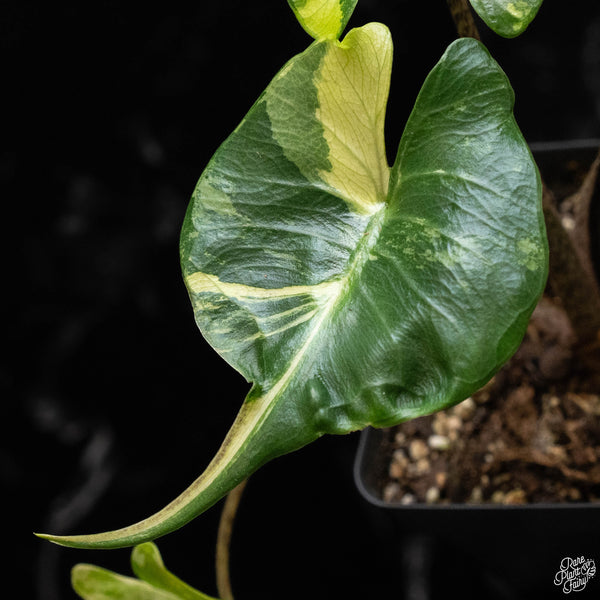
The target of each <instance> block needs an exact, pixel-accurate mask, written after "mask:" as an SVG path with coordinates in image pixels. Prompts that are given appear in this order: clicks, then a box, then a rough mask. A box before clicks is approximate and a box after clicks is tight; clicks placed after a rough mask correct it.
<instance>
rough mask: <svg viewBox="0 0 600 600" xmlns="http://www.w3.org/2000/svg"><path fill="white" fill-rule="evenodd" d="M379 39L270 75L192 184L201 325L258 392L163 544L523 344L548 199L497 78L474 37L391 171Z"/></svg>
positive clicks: (92, 540)
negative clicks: (226, 500)
mask: <svg viewBox="0 0 600 600" xmlns="http://www.w3.org/2000/svg"><path fill="white" fill-rule="evenodd" d="M391 53H392V44H391V38H390V34H389V31H388V30H387V28H385V27H384V26H383V25H380V24H373V23H372V24H369V25H366V26H364V27H361V28H358V29H354V30H352V31H351V32H350V33H349V34H348V35H347V36H346V38H345V39H344V40H343V41H342V42H341V43H339V42H337V41H336V40H333V39H321V40H319V41H316V42H314V43H313V44H312V45H311V46H310V47H309V48H308V49H307V50H306V51H305V52H303V53H301V54H299V55H298V56H296V57H294V58H293V59H292V60H291V61H290V62H288V64H287V65H286V66H285V67H284V68H283V69H282V70H281V71H280V72H279V73H278V74H277V75H276V77H275V78H274V79H273V81H272V82H271V84H270V85H269V86H268V87H267V89H266V90H265V92H264V93H263V94H262V95H261V97H260V98H259V99H258V101H257V102H256V103H255V104H254V106H253V107H252V108H251V109H250V111H249V112H248V114H247V115H246V117H245V118H244V119H243V120H242V122H241V123H240V125H239V126H238V127H237V128H236V129H235V131H234V132H233V133H232V134H231V135H230V136H229V138H227V140H226V141H225V142H224V143H223V144H222V145H221V146H220V148H219V149H218V150H217V151H216V153H215V154H214V156H213V158H212V159H211V161H210V162H209V164H208V166H207V167H206V169H205V171H204V173H203V174H202V176H201V178H200V180H199V182H198V184H197V186H196V189H195V191H194V194H193V197H192V201H191V203H190V206H189V208H188V212H187V214H186V218H185V222H184V226H183V229H182V234H181V262H182V270H183V275H184V279H185V281H186V285H187V287H188V290H189V294H190V298H191V300H192V304H193V307H194V314H195V318H196V322H197V324H198V326H199V328H200V330H201V332H202V334H203V336H204V337H205V339H206V340H207V341H208V342H209V343H210V344H211V345H212V346H213V348H214V349H215V350H216V351H217V352H218V353H219V354H220V355H221V356H222V357H223V358H224V359H225V360H226V361H228V363H229V364H230V365H231V366H232V367H234V368H235V369H236V370H238V371H239V372H240V373H241V374H242V375H244V377H246V379H247V380H248V381H250V382H252V388H251V390H250V392H249V393H248V396H247V398H246V400H245V402H244V403H243V405H242V408H241V410H240V413H239V414H238V416H237V418H236V420H235V422H234V424H233V426H232V428H231V430H230V432H229V433H228V435H227V437H226V439H225V441H224V442H223V445H222V446H221V448H220V449H219V451H218V452H217V454H216V456H215V458H214V459H213V461H212V462H211V463H210V464H209V465H208V467H207V468H206V470H205V471H204V472H203V473H202V475H200V477H199V478H198V479H197V480H196V481H195V482H194V483H193V484H192V485H191V486H190V487H189V488H188V489H187V490H186V491H184V492H183V494H182V495H181V496H179V497H178V498H176V499H175V500H174V501H173V502H172V503H171V504H170V505H168V506H167V507H165V508H164V509H163V510H162V511H160V512H159V513H157V514H155V515H153V516H151V517H150V518H148V519H146V520H144V521H141V522H139V523H136V524H134V525H131V526H129V527H125V528H123V529H119V530H115V531H111V532H106V533H101V534H94V535H89V536H86V535H83V536H67V537H57V536H44V537H46V538H47V539H50V540H52V541H54V542H56V543H60V544H64V545H70V546H76V547H104V548H109V547H120V546H127V545H132V544H136V543H140V542H142V541H145V540H151V539H155V538H157V537H159V536H161V535H164V534H166V533H169V532H171V531H173V530H175V529H177V528H179V527H181V526H183V525H184V524H186V523H187V522H189V521H190V520H191V519H193V518H194V517H196V516H197V515H199V514H200V513H202V512H203V511H205V510H206V509H207V508H209V507H210V506H212V505H213V504H214V503H215V502H217V501H218V500H219V499H220V498H222V497H223V496H224V495H225V494H226V493H227V492H228V491H230V490H231V489H233V487H235V486H236V485H237V484H238V483H240V482H241V481H242V480H244V479H245V478H247V477H248V476H249V475H250V474H251V473H252V472H254V471H255V470H256V469H258V468H259V467H260V466H262V465H263V464H265V463H266V462H267V461H269V460H271V459H273V458H275V457H277V456H280V455H282V454H285V453H287V452H291V451H293V450H296V449H298V448H300V447H302V446H304V445H306V444H308V443H310V442H311V441H313V440H315V439H316V438H318V437H319V436H321V435H323V434H326V433H330V434H342V433H348V432H350V431H354V430H358V429H362V428H364V427H365V426H367V425H374V426H390V425H393V424H396V423H400V422H402V421H405V420H408V419H411V418H414V417H418V416H421V415H425V414H429V413H431V412H434V411H437V410H440V409H442V408H445V407H448V406H451V405H453V404H456V403H457V402H460V401H461V400H463V399H464V398H466V397H467V396H468V395H470V394H471V393H473V392H474V391H476V390H477V389H478V388H479V387H480V386H481V385H483V384H484V383H486V382H487V381H488V380H489V378H490V377H491V376H492V375H493V374H494V373H495V372H496V371H497V370H498V369H499V368H500V366H501V365H502V364H503V363H504V362H505V361H506V360H507V359H508V358H509V357H510V356H511V355H512V353H513V352H514V351H515V350H516V348H517V346H518V345H519V343H520V341H521V339H522V337H523V335H524V332H525V328H526V326H527V322H528V320H529V316H530V315H531V312H532V311H533V308H534V306H535V304H536V303H537V300H538V298H539V296H540V295H541V293H542V291H543V288H544V284H545V280H546V275H547V260H548V253H547V245H546V238H545V229H544V221H543V214H542V210H541V184H540V181H539V175H538V173H537V169H536V166H535V164H534V162H533V159H532V157H531V154H530V152H529V149H528V147H527V145H526V143H525V141H524V140H523V137H522V135H521V133H520V131H519V129H518V127H517V125H516V123H515V120H514V117H513V114H512V108H513V103H514V96H513V92H512V89H511V87H510V85H509V83H508V80H507V78H506V76H505V75H504V73H503V72H502V70H501V69H500V67H499V66H498V65H497V64H496V62H495V61H494V60H493V59H492V58H491V57H490V55H489V53H488V52H487V50H486V49H485V48H484V47H483V46H482V45H481V44H480V43H479V42H477V41H475V40H473V39H467V38H463V39H460V40H457V41H456V42H454V43H453V44H451V45H450V46H449V47H448V49H447V50H446V52H445V54H444V55H443V57H442V58H441V59H440V61H439V62H438V64H437V65H436V66H435V67H434V68H433V70H432V71H431V73H430V74H429V76H428V77H427V79H426V81H425V83H424V85H423V87H422V89H421V91H420V93H419V96H418V98H417V101H416V103H415V107H414V109H413V111H412V113H411V115H410V117H409V119H408V122H407V125H406V128H405V131H404V133H403V136H402V139H401V142H400V145H399V149H398V153H397V157H396V160H395V162H394V165H393V166H392V167H391V168H390V167H389V166H388V164H387V161H386V152H385V144H384V137H383V125H384V115H385V106H386V103H387V97H388V91H389V82H390V71H391Z"/></svg>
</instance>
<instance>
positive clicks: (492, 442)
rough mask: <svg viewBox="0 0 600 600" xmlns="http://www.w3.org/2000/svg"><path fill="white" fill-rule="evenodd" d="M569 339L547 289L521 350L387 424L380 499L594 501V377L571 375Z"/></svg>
mask: <svg viewBox="0 0 600 600" xmlns="http://www.w3.org/2000/svg"><path fill="white" fill-rule="evenodd" d="M573 341H574V338H573V334H572V332H571V329H570V325H569V320H568V319H567V317H566V315H565V314H564V312H563V311H562V309H561V307H560V305H559V304H558V303H557V301H553V300H551V299H550V298H548V297H544V298H543V299H542V301H541V302H540V304H539V305H538V307H537V308H536V310H535V312H534V315H533V317H532V320H531V322H530V325H529V327H528V330H527V334H526V337H525V339H524V341H523V343H522V345H521V347H520V349H519V350H518V352H517V354H516V355H515V356H514V357H513V358H512V359H511V361H510V362H509V363H508V364H507V365H505V367H504V368H503V369H502V370H501V371H500V372H499V373H498V374H497V375H496V376H495V377H494V378H493V379H492V380H491V381H490V382H489V383H488V384H487V385H486V386H485V387H484V388H483V389H481V390H480V391H478V392H477V393H476V394H474V395H473V396H472V397H471V398H468V399H467V400H465V401H464V402H462V403H460V404H458V405H457V406H455V407H453V408H451V409H449V410H446V411H443V412H440V413H436V414H435V415H430V416H428V417H422V418H419V419H416V420H414V421H410V422H408V423H404V424H402V425H399V426H397V427H394V428H393V429H392V430H391V431H390V432H389V433H390V438H391V440H392V443H391V445H390V453H391V456H390V462H389V468H388V475H389V478H388V480H387V481H386V482H385V483H384V485H383V489H382V495H383V498H384V499H385V500H387V501H389V502H393V503H397V502H399V503H403V504H412V503H418V502H424V503H429V504H434V503H451V502H452V503H474V504H479V503H499V504H525V503H533V502H579V501H581V502H589V501H591V502H594V501H600V445H599V441H600V395H599V394H598V393H597V391H598V390H600V385H598V383H599V382H598V377H597V376H590V375H589V374H588V375H587V376H586V377H585V378H583V377H582V375H581V374H577V365H576V364H573V363H574V359H573V356H572V344H573ZM573 372H575V373H576V374H575V375H571V374H570V373H573Z"/></svg>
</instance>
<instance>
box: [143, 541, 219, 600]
mask: <svg viewBox="0 0 600 600" xmlns="http://www.w3.org/2000/svg"><path fill="white" fill-rule="evenodd" d="M131 568H132V569H133V572H134V573H135V574H136V576H137V577H138V578H139V579H141V580H142V581H145V582H147V583H149V584H150V585H152V586H154V587H155V588H157V589H161V590H164V591H166V592H169V593H171V594H174V595H176V596H177V598H180V599H181V600H214V598H212V597H211V596H207V595H206V594H204V593H202V592H199V591H198V590H195V589H194V588H192V587H191V586H189V585H188V584H187V583H185V582H184V581H181V579H179V578H178V577H176V576H175V575H173V573H171V572H170V571H168V570H167V568H166V567H165V565H164V563H163V560H162V557H161V555H160V552H159V551H158V548H157V546H156V544H153V543H152V542H146V543H145V544H140V545H139V546H136V547H135V548H134V549H133V551H132V553H131Z"/></svg>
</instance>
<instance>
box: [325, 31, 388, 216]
mask: <svg viewBox="0 0 600 600" xmlns="http://www.w3.org/2000/svg"><path fill="white" fill-rule="evenodd" d="M391 69H392V39H391V35H390V32H389V30H388V29H387V27H385V26H384V25H381V24H379V23H370V24H368V25H365V26H364V27H361V28H360V29H353V30H352V31H350V33H348V35H347V36H346V37H345V39H344V40H343V41H342V42H331V43H330V44H329V45H328V48H327V52H326V53H325V56H324V57H323V62H322V65H321V69H320V72H319V74H318V75H317V78H316V86H317V95H318V101H319V108H318V109H317V114H316V117H317V119H318V120H319V121H320V123H321V124H322V126H323V130H324V137H325V140H326V141H327V145H328V146H329V156H328V159H329V162H330V163H331V168H330V169H329V170H321V171H320V172H319V176H320V178H321V179H322V180H323V181H324V182H325V183H326V184H327V185H328V186H330V187H331V188H332V190H335V192H334V193H336V195H339V196H340V197H341V198H343V199H344V200H345V201H346V202H347V203H348V204H349V205H350V206H351V208H352V209H354V210H357V211H359V212H361V213H367V214H368V213H372V212H375V211H376V210H377V209H378V208H380V207H381V205H382V203H383V202H385V199H386V196H387V191H388V181H389V171H390V170H389V166H388V164H387V158H386V152H385V138H384V124H385V109H386V104H387V98H388V94H389V86H390V75H391Z"/></svg>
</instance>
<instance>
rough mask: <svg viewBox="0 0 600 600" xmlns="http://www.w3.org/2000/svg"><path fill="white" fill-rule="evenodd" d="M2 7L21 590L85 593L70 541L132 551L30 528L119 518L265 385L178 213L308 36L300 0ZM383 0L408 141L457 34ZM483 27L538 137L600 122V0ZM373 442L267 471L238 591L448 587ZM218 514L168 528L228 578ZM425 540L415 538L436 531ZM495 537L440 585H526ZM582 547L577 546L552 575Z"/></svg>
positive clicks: (14, 532) (300, 456)
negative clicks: (360, 468)
mask: <svg viewBox="0 0 600 600" xmlns="http://www.w3.org/2000/svg"><path fill="white" fill-rule="evenodd" d="M0 15H1V18H0V43H1V44H2V48H1V50H2V52H1V55H2V57H1V58H0V60H1V61H2V94H1V97H2V98H3V100H4V108H3V109H2V116H3V119H2V123H3V125H2V136H1V138H2V148H1V149H2V154H1V156H0V177H1V179H2V184H3V193H2V200H3V213H2V214H3V219H2V223H3V231H4V235H3V236H2V240H3V250H4V252H3V256H4V261H3V262H4V269H3V271H4V278H3V279H4V285H3V286H2V289H3V292H2V298H3V301H4V302H3V307H4V310H3V314H4V321H5V323H6V329H5V334H4V335H3V338H4V340H5V344H4V348H5V353H4V354H5V358H4V359H3V361H2V364H1V371H0V383H1V385H2V389H3V393H2V401H1V404H0V423H1V424H2V436H1V438H0V484H1V486H2V488H1V489H2V493H3V496H2V497H3V501H2V507H3V511H2V512H3V520H4V521H5V523H4V525H3V528H2V532H3V543H4V546H5V551H6V552H7V554H8V564H7V563H6V556H4V559H3V562H4V565H3V569H2V570H3V574H4V575H3V580H4V584H5V585H8V586H9V587H10V586H11V585H13V584H14V586H15V589H19V594H18V597H22V598H35V599H36V600H55V599H59V598H60V599H63V598H64V599H69V598H75V594H74V593H73V592H72V591H70V588H69V585H68V577H69V569H70V567H71V566H72V565H73V564H74V563H76V562H80V561H86V562H94V563H97V564H101V565H103V566H106V567H110V568H114V569H117V570H119V571H121V572H126V571H127V570H128V565H127V562H128V555H129V551H128V550H118V551H111V552H106V551H103V552H94V551H76V550H68V549H61V548H57V547H55V546H52V545H50V544H48V543H45V542H41V541H39V540H37V539H36V538H34V537H33V536H32V534H31V531H33V530H42V531H48V530H50V531H52V532H56V533H68V532H81V533H83V532H93V531H101V530H105V529H108V528H111V529H112V528H115V527H119V526H123V525H126V524H129V523H131V522H133V521H135V520H139V519H140V518H143V517H145V516H148V515H149V514H150V513H152V512H154V511H155V510H157V509H159V508H161V507H162V506H163V505H164V504H166V503H167V502H168V501H169V500H171V499H172V498H173V497H174V496H175V495H177V494H178V493H179V492H180V491H182V489H183V488H184V487H185V486H187V485H188V484H189V483H190V482H191V481H192V480H193V479H194V478H195V477H196V476H197V475H198V474H199V473H200V471H201V470H202V469H203V467H204V466H205V465H206V464H207V462H208V461H209V460H210V458H211V457H212V455H213V454H214V452H215V451H216V449H217V448H218V445H219V443H220V441H221V439H222V438H223V436H224V435H225V433H226V431H227V429H228V426H229V424H230V423H231V422H232V421H233V418H234V416H235V414H236V412H237V409H238V408H239V406H240V404H241V402H242V400H243V397H244V395H245V393H246V391H247V387H248V386H247V384H246V383H245V382H244V381H243V380H242V379H241V377H240V376H238V375H237V374H236V373H235V372H233V371H232V370H231V369H230V368H229V367H228V366H227V365H225V364H224V363H223V362H222V361H221V359H220V358H219V357H218V356H216V354H214V353H213V352H212V351H211V350H210V348H208V346H207V344H206V343H205V342H204V341H203V339H202V337H201V335H200V333H199V332H198V331H197V329H196V327H195V324H194V321H193V316H192V312H191V308H190V306H189V301H188V298H187V295H186V291H185V289H184V286H183V283H182V281H181V277H180V273H179V264H178V234H179V228H180V225H181V222H182V219H183V214H184V211H185V209H186V205H187V201H188V198H189V196H190V194H191V192H192V190H193V187H194V185H195V182H196V181H197V179H198V177H199V176H200V174H201V172H202V170H203V168H204V166H205V165H206V163H207V161H208V160H209V158H210V156H211V155H212V153H213V152H214V150H215V149H216V148H217V147H218V145H219V144H220V143H221V141H223V139H224V138H225V137H226V136H227V135H228V134H229V133H230V132H231V131H232V130H233V128H234V127H235V126H236V125H237V123H238V122H239V121H240V120H241V118H242V117H243V116H244V114H245V112H246V111H247V110H248V108H249V107H250V106H251V104H252V103H253V102H254V100H255V99H256V98H257V96H258V95H259V94H260V92H261V91H262V90H263V89H264V87H265V86H266V85H267V84H268V82H269V80H270V79H271V77H272V76H273V75H274V74H275V73H276V72H277V70H278V69H279V68H280V67H281V66H282V65H283V64H284V63H285V62H286V61H287V60H288V59H289V58H290V57H291V56H293V55H294V54H295V53H297V52H299V51H301V50H303V49H304V48H305V47H306V46H307V45H308V44H309V42H310V40H309V38H308V36H307V35H306V34H305V33H304V32H303V30H302V29H301V28H300V27H299V26H298V25H297V23H296V22H295V19H294V16H293V14H292V12H291V11H290V10H289V8H288V6H287V4H286V3H285V2H284V0H277V1H275V0H265V1H264V2H245V1H241V0H235V1H231V2H222V3H207V2H182V1H180V0H174V1H171V2H169V3H164V4H156V3H151V4H150V5H148V4H143V3H132V2H122V1H121V2H117V1H116V0H107V1H104V2H91V3H81V2H73V1H69V2H61V1H59V2H56V3H42V2H17V1H16V0H9V1H8V2H5V3H3V6H2V9H1V10H0ZM374 20H375V21H381V22H384V23H386V24H387V25H388V26H389V27H390V29H391V31H392V35H393V39H394V44H395V55H394V61H395V62H394V72H393V80H392V91H391V96H390V104H389V109H388V117H387V130H386V136H387V144H388V148H389V152H390V156H389V158H390V161H392V160H393V157H394V152H395V148H396V147H397V144H398V141H399V138H400V134H401V131H402V127H403V125H404V122H405V120H406V118H407V117H408V114H409V111H410V107H411V105H412V103H413V102H414V99H415V96H416V94H417V92H418V89H419V87H420V85H421V83H422V81H423V79H424V77H425V75H426V74H427V72H428V71H429V69H430V68H431V67H433V65H434V64H435V62H436V61H437V60H438V59H439V57H440V56H441V54H442V53H443V51H444V49H445V48H446V46H447V45H448V44H449V43H450V42H451V41H452V40H453V39H454V37H455V32H454V28H453V24H452V21H451V19H450V17H449V15H448V12H447V9H446V6H445V2H443V0H420V1H418V2H406V1H404V0H393V1H390V0H386V1H385V2H384V1H383V0H360V2H359V6H358V7H357V9H356V11H355V14H354V16H353V18H352V20H351V22H350V26H358V25H361V24H364V23H366V22H368V21H374ZM480 27H481V31H482V37H483V40H484V42H485V43H486V44H487V45H488V48H489V49H490V50H491V52H492V54H493V55H494V57H495V58H496V59H497V60H498V62H499V63H500V64H501V66H502V67H503V68H504V69H505V71H506V72H507V74H508V76H509V78H510V79H511V81H512V84H513V87H514V88H515V92H516V96H517V104H516V109H515V112H516V116H517V119H518V121H519V124H520V126H521V128H522V130H523V132H524V134H525V136H526V138H527V139H528V140H529V141H530V142H539V141H548V140H565V139H573V138H575V139H581V138H593V137H600V8H598V7H597V3H596V2H594V1H593V0H589V1H585V2H584V1H582V0H574V1H573V2H569V3H565V2H557V1H556V0H546V2H545V4H544V6H543V7H542V9H541V11H540V14H539V16H538V18H537V20H536V21H534V23H533V24H532V25H531V26H530V28H529V30H528V31H527V32H526V33H525V34H524V35H523V36H522V37H520V38H518V39H516V40H503V39H500V38H498V37H496V36H494V35H493V34H491V33H490V32H489V31H487V30H486V29H485V26H483V25H482V24H481V23H480ZM357 441H358V436H357V435H356V434H354V435H350V436H346V437H327V438H323V439H321V440H319V441H318V442H316V443H315V444H313V445H311V446H310V447H307V448H305V449H303V450H301V451H299V452H297V453H295V454H292V455H289V456H286V457H283V458H281V459H278V460H277V461H274V462H273V463H271V464H269V465H267V466H266V467H264V468H263V469H262V470H261V471H259V472H258V473H257V474H256V475H255V476H253V477H252V479H251V481H250V483H249V485H248V488H247V491H246V494H245V498H244V501H243V505H242V507H241V510H240V514H239V518H238V522H237V525H236V535H235V538H234V541H233V549H232V551H233V564H232V570H233V577H234V587H235V591H237V597H238V598H239V599H240V600H247V599H251V598H261V599H264V600H267V599H269V598H286V599H294V598H305V597H311V598H361V597H368V598H375V597H395V598H415V599H416V598H426V597H429V596H424V595H423V594H422V595H421V596H418V595H417V596H415V595H412V596H411V595H410V592H409V591H407V587H410V586H409V583H410V582H411V576H410V572H411V567H410V560H408V563H407V558H406V556H404V557H403V556H401V554H399V553H398V547H397V546H398V543H399V542H398V541H397V540H396V539H395V538H394V537H393V536H392V535H391V534H390V532H389V530H388V529H387V524H386V521H385V518H384V517H382V516H381V514H380V513H379V512H378V511H374V510H373V509H372V508H371V507H370V506H368V505H367V504H366V502H365V501H364V500H363V499H362V498H361V497H360V496H359V494H358V493H357V491H356V490H355V487H354V483H353V480H352V463H353V459H354V453H355V450H356V446H357ZM218 515H219V507H216V508H214V509H212V510H211V511H209V512H208V513H206V514H205V515H203V516H201V517H200V518H198V519H196V520H195V521H193V522H192V523H191V524H190V525H188V526H187V527H185V528H184V529H182V530H180V531H179V532H177V533H174V534H171V535H169V536H167V537H166V538H164V539H163V540H161V541H160V542H159V546H160V548H161V550H162V552H163V555H164V558H165V561H166V562H167V565H168V566H170V567H171V569H172V570H173V571H175V572H176V573H177V574H178V575H180V576H181V577H182V578H184V579H186V580H187V581H189V582H190V583H191V584H193V585H195V586H197V587H199V588H200V589H202V590H204V591H206V592H207V593H212V594H216V589H215V584H214V574H213V556H214V550H213V548H214V542H215V539H216V527H217V521H218ZM455 533H456V535H457V536H459V535H461V534H460V532H459V531H456V532H455ZM493 539H494V531H493V527H492V528H491V530H490V543H493ZM411 544H412V542H411ZM411 544H409V546H408V547H409V551H408V554H407V553H406V552H405V553H404V554H407V555H408V557H409V559H410V557H411V556H413V558H414V556H416V555H418V553H419V552H428V551H430V546H429V545H428V544H425V545H422V544H421V545H419V544H420V542H418V541H417V542H414V544H413V545H411ZM410 548H412V550H410ZM477 550H478V549H477V548H473V553H472V555H471V556H468V555H467V556H464V555H458V554H456V553H455V552H454V550H453V548H452V546H451V545H450V546H449V547H447V548H446V547H444V548H442V550H439V551H438V552H439V556H438V555H436V556H435V557H433V558H432V560H434V561H437V562H435V565H437V567H436V569H433V570H432V573H433V575H432V577H433V578H434V579H435V581H432V582H430V583H431V585H430V586H429V587H430V588H431V591H430V593H431V594H432V596H431V597H434V598H438V597H442V596H441V594H447V593H449V592H453V591H454V592H461V593H462V594H463V597H470V596H469V594H470V593H471V592H472V593H473V597H477V594H481V593H487V594H488V596H487V597H490V598H491V597H498V598H500V597H516V596H515V595H514V593H515V592H514V591H513V592H511V591H510V589H509V588H507V587H506V586H505V587H502V585H501V582H502V579H503V575H504V574H503V573H501V572H500V573H497V574H496V584H494V585H495V587H494V590H496V592H494V593H497V595H496V596H493V595H492V592H491V591H490V590H488V588H487V587H485V586H486V585H487V584H485V582H483V583H482V582H481V581H480V579H481V577H479V576H478V574H477V573H478V572H479V571H478V569H479V568H478V567H476V564H477V563H476V557H477V553H478V551H477ZM577 551H578V550H577V549H576V548H564V549H562V548H559V549H558V550H557V552H558V554H557V557H556V565H555V564H549V565H547V568H546V570H545V571H544V570H543V569H542V570H541V572H540V597H544V598H545V597H549V594H553V593H557V590H556V589H554V586H552V578H553V575H554V572H555V571H556V568H557V565H558V562H559V561H560V559H561V558H562V556H563V555H567V554H570V553H571V554H575V553H577ZM597 551H598V555H597V557H596V558H597V559H600V542H598V545H597ZM506 552H511V553H514V554H515V556H517V557H518V556H519V548H518V547H513V548H507V549H506ZM561 553H562V555H560V554H561ZM523 560H527V557H526V556H524V557H523ZM473 561H475V562H473ZM438 563H439V564H438ZM407 564H408V567H407ZM487 567H489V568H490V569H492V570H494V565H487ZM498 581H499V582H500V583H498ZM594 583H595V584H596V585H599V584H600V582H599V581H592V582H591V583H590V588H591V586H592V585H593V584H594ZM546 585H547V587H546ZM417 587H418V586H417ZM597 589H598V588H596V590H597ZM584 593H587V592H584ZM589 593H590V594H591V593H592V590H591V589H590V591H589ZM436 594H438V595H436ZM502 594H505V595H502ZM511 594H512V595H511ZM532 594H533V592H532V591H530V593H529V594H528V596H527V597H528V598H532V597H533V596H532ZM3 595H4V594H3ZM557 597H558V595H557Z"/></svg>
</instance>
